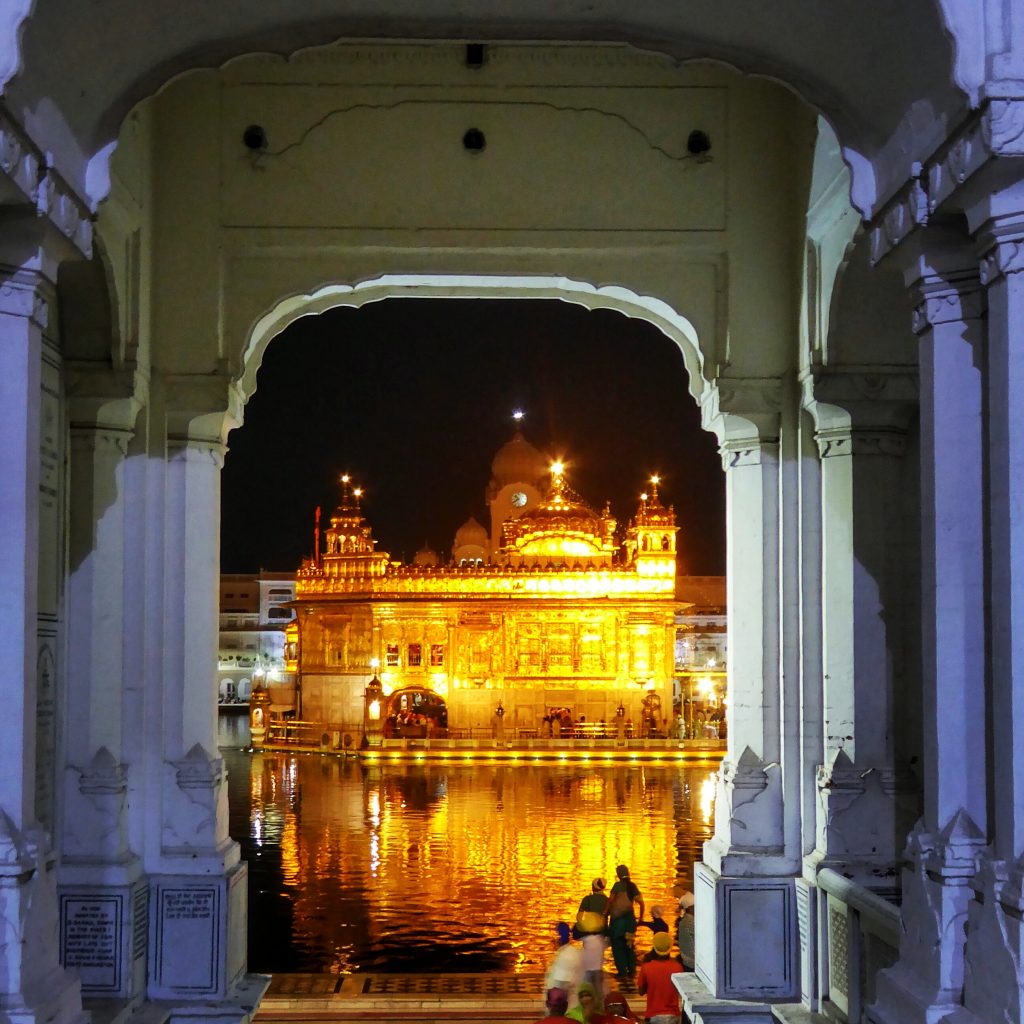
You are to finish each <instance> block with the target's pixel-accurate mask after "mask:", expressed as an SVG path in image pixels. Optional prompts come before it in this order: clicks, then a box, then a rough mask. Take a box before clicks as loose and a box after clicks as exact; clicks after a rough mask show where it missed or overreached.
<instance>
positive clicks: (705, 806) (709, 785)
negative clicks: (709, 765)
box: [700, 772, 718, 825]
mask: <svg viewBox="0 0 1024 1024" xmlns="http://www.w3.org/2000/svg"><path fill="white" fill-rule="evenodd" d="M717 784H718V773H717V772H712V773H711V775H709V776H708V777H707V778H706V779H705V780H704V781H703V782H702V783H701V785H700V813H701V814H702V815H703V816H704V822H705V824H707V825H710V824H712V822H713V821H714V816H715V790H716V788H717Z"/></svg>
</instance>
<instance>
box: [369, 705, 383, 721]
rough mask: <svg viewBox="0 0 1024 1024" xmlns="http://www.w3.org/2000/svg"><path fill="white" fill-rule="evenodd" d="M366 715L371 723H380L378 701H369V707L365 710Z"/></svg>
mask: <svg viewBox="0 0 1024 1024" xmlns="http://www.w3.org/2000/svg"><path fill="white" fill-rule="evenodd" d="M367 714H368V715H369V718H370V721H371V722H379V721H380V701H379V700H371V701H370V706H369V708H368V709H367Z"/></svg>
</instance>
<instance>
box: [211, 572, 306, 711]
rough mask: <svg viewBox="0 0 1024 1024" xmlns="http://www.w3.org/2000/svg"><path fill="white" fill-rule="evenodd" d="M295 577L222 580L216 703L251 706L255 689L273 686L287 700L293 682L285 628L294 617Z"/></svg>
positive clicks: (259, 575) (245, 576) (233, 576)
mask: <svg viewBox="0 0 1024 1024" xmlns="http://www.w3.org/2000/svg"><path fill="white" fill-rule="evenodd" d="M294 598H295V574H294V573H271V572H260V573H256V574H246V573H224V574H223V575H222V576H221V578H220V645H219V649H218V651H217V701H218V703H219V704H221V705H228V706H230V705H232V704H247V703H248V701H249V693H250V691H251V689H252V687H253V686H256V685H260V684H265V683H273V684H274V685H275V688H276V689H278V690H279V691H280V692H281V693H282V695H283V696H285V697H286V694H285V693H284V691H285V690H287V689H288V688H289V687H290V686H294V679H293V678H292V677H290V676H289V675H288V673H287V672H286V670H285V627H286V626H287V625H288V623H289V622H291V621H292V619H294V617H295V613H294V611H292V609H291V608H289V607H286V606H287V605H288V603H289V602H290V601H292V600H294Z"/></svg>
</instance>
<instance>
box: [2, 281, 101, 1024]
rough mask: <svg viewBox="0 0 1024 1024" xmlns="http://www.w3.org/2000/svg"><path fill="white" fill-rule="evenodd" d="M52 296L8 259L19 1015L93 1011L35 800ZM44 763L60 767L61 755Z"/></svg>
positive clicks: (5, 604)
mask: <svg viewBox="0 0 1024 1024" xmlns="http://www.w3.org/2000/svg"><path fill="white" fill-rule="evenodd" d="M50 296H52V286H49V285H48V283H47V282H46V281H45V280H44V279H43V278H41V277H40V276H39V274H38V273H36V272H34V271H29V270H23V269H19V268H14V267H3V266H0V339H2V342H3V352H4V372H3V373H2V374H0V436H2V437H3V444H2V445H0V480H2V481H3V486H2V487H0V522H2V523H3V529H4V541H3V543H2V544H0V615H2V619H3V622H4V625H5V629H6V638H5V642H4V643H3V644H2V645H0V675H2V677H3V679H4V681H5V685H4V710H3V714H2V715H0V750H2V751H3V759H2V767H0V926H2V933H3V938H2V940H0V1004H2V1005H3V1007H4V1016H5V1017H6V1018H7V1019H8V1020H10V1021H12V1022H15V1024H36V1022H43V1021H45V1022H47V1024H49V1022H54V1024H78V1022H81V1021H84V1020H85V1016H84V1014H83V1012H82V1003H81V990H80V986H79V983H78V980H77V978H75V977H73V976H71V975H69V974H66V973H65V972H64V970H63V969H62V968H61V966H60V962H59V944H58V928H57V899H56V884H55V880H54V872H53V870H52V868H53V861H54V856H53V853H52V852H51V849H50V839H49V837H48V836H47V835H46V833H45V832H44V831H43V830H42V829H41V828H40V827H39V826H38V824H37V820H36V809H35V781H36V772H37V765H36V748H35V739H36V734H37V688H36V684H37V667H38V664H39V661H40V658H41V656H42V652H41V650H40V647H39V642H38V640H37V627H38V624H37V610H38V587H39V575H38V567H39V558H40V551H39V540H40V538H39V515H40V426H41V424H40V417H41V415H42V412H43V408H44V403H43V402H42V401H41V394H40V390H41V384H42V376H41V375H42V356H43V337H42V336H43V332H44V330H46V329H47V324H48V318H49V298H50ZM51 666H52V663H51ZM50 753H51V755H52V751H51V752H50ZM43 767H44V769H45V770H46V771H47V772H48V773H52V771H53V765H52V764H50V765H48V766H43Z"/></svg>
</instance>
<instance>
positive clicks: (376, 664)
mask: <svg viewBox="0 0 1024 1024" xmlns="http://www.w3.org/2000/svg"><path fill="white" fill-rule="evenodd" d="M370 668H372V669H373V670H374V672H376V671H377V669H379V668H380V658H371V659H370Z"/></svg>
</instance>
